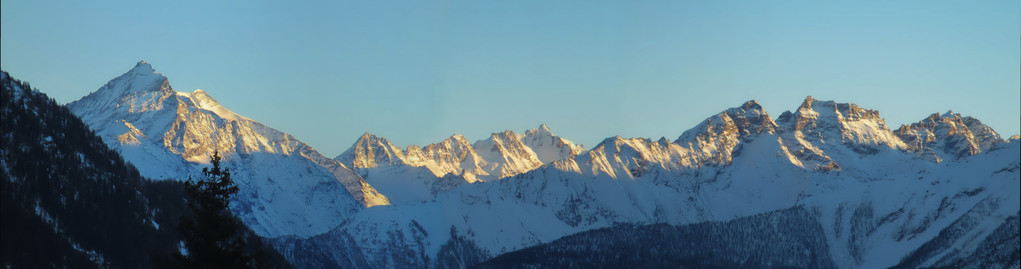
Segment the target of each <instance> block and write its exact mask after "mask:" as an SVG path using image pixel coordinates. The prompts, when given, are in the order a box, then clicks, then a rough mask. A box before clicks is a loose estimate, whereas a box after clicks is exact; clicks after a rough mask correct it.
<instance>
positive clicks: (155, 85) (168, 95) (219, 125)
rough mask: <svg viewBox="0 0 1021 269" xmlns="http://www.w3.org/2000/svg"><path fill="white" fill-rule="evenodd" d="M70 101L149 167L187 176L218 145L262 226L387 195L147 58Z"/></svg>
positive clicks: (317, 220) (286, 229)
mask: <svg viewBox="0 0 1021 269" xmlns="http://www.w3.org/2000/svg"><path fill="white" fill-rule="evenodd" d="M67 106H68V108H70V109H71V111H72V112H74V113H75V114H77V115H78V116H80V117H81V118H82V119H83V120H84V121H85V122H86V123H87V124H89V126H90V127H91V128H92V129H93V130H95V131H96V132H97V134H99V135H100V137H102V138H103V140H104V141H105V142H106V143H107V144H108V145H109V146H111V147H112V148H114V149H116V150H117V151H119V152H120V153H121V154H122V155H123V156H124V158H125V159H126V160H128V161H130V162H131V163H132V164H134V165H135V166H136V167H138V168H139V171H140V172H141V173H142V175H144V176H146V177H150V178H157V179H163V178H165V179H177V180H185V179H187V178H188V177H191V176H195V175H197V171H200V170H201V167H203V165H205V164H206V163H207V162H208V156H209V155H210V154H211V153H212V152H213V151H219V152H221V154H222V155H223V156H224V159H225V164H226V165H227V166H228V167H230V168H231V171H232V172H233V175H234V177H235V182H237V184H238V185H239V187H240V191H239V193H238V195H237V196H236V197H235V202H234V203H231V206H232V210H234V211H235V213H237V215H238V216H239V217H240V218H241V219H242V220H244V221H245V223H246V224H248V225H249V227H251V228H252V229H253V230H254V231H255V232H257V233H258V234H260V235H262V236H269V237H272V236H281V235H299V236H311V235H315V234H318V233H322V232H324V231H326V230H329V229H331V228H333V227H335V226H336V225H338V224H340V222H341V221H343V220H344V219H345V216H350V215H351V214H353V213H355V212H357V211H358V210H360V209H361V208H363V207H364V205H366V204H368V205H372V204H373V203H380V202H382V203H385V198H380V197H379V195H378V194H376V192H375V190H373V189H372V188H371V186H369V185H368V184H366V183H364V181H363V180H362V179H361V178H360V177H358V176H357V175H356V174H354V173H353V172H351V171H350V170H349V169H347V168H346V167H344V165H342V164H340V163H339V162H336V161H334V160H332V159H329V158H326V157H323V156H322V155H321V154H319V153H318V152H316V151H315V150H314V149H312V148H311V147H309V146H308V145H306V144H304V143H302V142H300V141H298V140H297V139H295V138H294V137H293V136H291V135H288V134H286V133H283V132H280V131H277V130H275V129H273V128H270V127H267V126H265V125H262V124H260V123H258V122H255V121H252V120H250V119H248V118H245V117H243V116H240V115H237V114H235V113H233V112H231V111H230V110H228V109H226V108H224V107H222V106H220V105H219V104H218V103H217V102H216V101H215V100H214V99H213V98H212V97H210V96H209V95H208V94H207V93H205V92H204V91H202V90H196V91H194V92H190V93H185V92H176V91H174V89H173V88H172V87H171V86H170V83H169V80H168V79H167V78H166V77H165V76H163V75H161V74H159V73H156V71H155V70H154V69H153V68H152V66H151V65H150V64H148V63H146V62H144V61H142V62H139V63H138V64H137V65H136V66H135V67H134V68H132V69H131V70H130V71H128V72H127V73H125V74H123V75H121V76H119V77H117V78H115V79H113V80H111V81H110V82H108V83H107V84H106V85H104V86H103V87H101V88H100V89H99V90H97V91H95V92H93V93H91V94H89V95H88V96H85V97H83V98H82V99H80V100H77V101H74V102H72V103H70V104H68V105H67Z"/></svg>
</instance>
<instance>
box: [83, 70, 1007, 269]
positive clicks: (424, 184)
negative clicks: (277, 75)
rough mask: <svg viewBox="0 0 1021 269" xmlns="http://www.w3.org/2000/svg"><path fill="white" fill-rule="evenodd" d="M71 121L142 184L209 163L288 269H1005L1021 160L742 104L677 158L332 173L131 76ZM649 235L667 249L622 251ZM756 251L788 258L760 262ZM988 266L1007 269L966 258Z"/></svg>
mask: <svg viewBox="0 0 1021 269" xmlns="http://www.w3.org/2000/svg"><path fill="white" fill-rule="evenodd" d="M67 107H68V108H69V109H70V111H72V112H73V113H74V114H76V115H77V116H79V117H81V119H82V120H83V121H84V122H85V123H86V124H88V126H89V127H91V128H92V129H93V130H95V132H96V133H97V134H98V135H99V137H101V138H102V140H103V141H104V142H105V143H106V144H107V145H108V146H110V147H111V148H113V149H114V150H115V151H116V152H118V153H120V154H121V155H122V156H124V159H125V160H127V161H128V162H130V163H131V164H133V165H134V166H135V167H137V168H138V171H139V173H140V174H141V175H142V176H145V177H148V178H153V179H170V180H186V179H187V178H188V177H190V176H194V175H195V174H194V173H195V171H198V170H200V167H202V166H203V165H204V164H205V163H206V162H208V159H207V158H208V157H207V156H208V155H210V154H211V153H212V152H213V151H218V152H220V153H221V154H222V155H223V156H224V159H225V165H226V166H228V167H230V168H231V169H232V171H233V172H234V173H235V178H236V179H235V180H236V181H237V183H238V185H239V187H240V191H239V193H238V195H236V196H235V197H233V199H234V200H233V202H232V203H231V209H232V211H234V212H235V214H237V215H238V216H239V217H240V218H241V219H242V220H243V221H244V222H245V223H246V224H247V225H249V227H250V228H251V229H252V230H253V231H254V232H255V233H257V234H259V235H260V236H263V237H265V238H269V240H270V241H271V242H272V243H273V244H274V246H275V247H276V248H277V249H278V250H279V251H280V252H281V253H282V254H283V255H284V256H285V257H287V258H288V260H289V261H290V262H291V263H292V264H294V265H296V266H298V267H308V268H321V267H343V268H347V267H357V268H365V267H396V268H407V267H416V268H417V267H438V268H449V267H471V266H476V265H479V266H483V267H487V266H497V267H501V266H513V267H520V266H529V265H534V266H553V267H557V266H569V265H572V264H573V265H583V264H616V265H619V266H624V267H631V266H640V265H643V264H637V263H634V262H632V261H633V260H636V259H633V257H632V258H631V259H627V258H620V259H618V260H615V261H618V262H617V263H610V262H607V260H605V259H606V258H607V255H610V256H612V253H611V254H607V252H606V251H605V249H604V250H600V249H599V248H598V247H596V246H604V245H606V246H615V247H618V248H621V249H622V252H620V253H625V252H626V251H623V249H631V250H633V251H634V252H627V253H635V254H634V255H642V254H648V253H649V252H648V251H651V250H652V249H650V248H652V247H653V246H670V247H671V249H670V251H676V252H675V253H680V254H678V255H679V256H678V257H689V258H686V259H687V260H684V261H675V262H674V263H670V264H660V266H671V265H673V266H676V265H678V264H688V265H700V264H701V265H704V266H710V265H719V266H729V265H737V266H755V267H757V266H767V267H774V266H793V267H840V268H848V267H850V268H857V267H867V268H872V267H891V266H903V267H918V266H953V267H969V266H973V267H988V266H994V267H997V266H1004V267H1010V266H1014V267H1016V266H1018V253H1019V251H1018V249H1019V247H1018V244H1017V243H1010V242H1017V241H1018V235H1019V232H1018V228H1017V227H1018V216H1019V214H1021V206H1019V203H1021V185H1019V178H1021V162H1019V158H1021V157H1019V155H1021V141H1019V140H1018V136H1017V135H1015V136H1013V137H1011V138H1010V139H1008V140H1004V139H1003V138H1001V137H1000V136H999V135H998V134H997V133H996V132H994V131H993V129H992V128H990V127H988V126H986V125H984V124H982V123H981V122H980V121H979V120H977V119H974V118H971V117H967V116H962V115H960V114H956V113H953V112H947V113H944V114H938V113H937V114H933V115H932V116H930V117H927V118H925V119H922V120H921V121H919V122H917V123H912V124H909V125H905V126H901V127H899V128H897V129H896V130H892V129H890V128H889V127H887V125H886V123H885V122H884V120H883V119H882V118H881V117H880V115H879V112H878V111H875V110H870V109H866V108H862V107H859V106H858V105H855V104H848V103H838V102H834V101H821V100H816V99H814V98H812V97H807V98H806V99H805V100H804V102H803V103H802V104H801V105H800V106H799V107H798V108H796V109H795V110H794V111H793V112H792V111H786V112H783V113H781V114H780V115H779V116H778V117H776V118H773V117H772V116H770V115H769V114H768V113H767V112H766V111H765V110H764V109H763V108H762V107H761V106H760V105H759V104H758V103H757V102H755V101H748V102H745V103H743V104H740V105H739V106H736V107H733V108H729V109H725V110H723V111H721V112H719V113H717V114H714V115H711V116H709V117H708V118H707V119H706V120H704V121H702V122H701V123H699V124H698V125H696V126H695V127H694V128H691V129H689V130H687V131H685V132H683V133H681V134H680V135H679V136H678V137H677V138H676V139H673V140H668V139H667V138H665V137H664V138H660V139H658V140H652V139H647V138H622V137H610V138H606V139H605V140H603V141H602V142H600V143H598V144H597V145H595V146H594V147H591V148H588V149H585V148H582V147H580V146H578V145H577V144H575V143H573V142H571V141H569V140H567V139H565V138H563V137H559V136H557V135H555V134H554V133H553V132H552V131H551V130H550V128H549V127H548V126H546V125H541V126H539V127H538V128H536V129H530V130H526V131H524V132H523V133H521V134H518V133H514V132H512V131H504V132H499V133H494V134H492V135H491V136H490V137H488V138H486V139H483V140H477V141H475V142H470V141H469V140H468V139H467V138H465V137H463V136H460V135H453V136H451V137H450V138H447V139H445V140H443V141H441V142H438V143H435V144H430V145H427V146H424V147H419V146H406V147H403V148H402V147H400V146H397V145H393V144H392V143H390V142H389V141H387V139H385V138H382V137H378V136H375V135H372V134H368V133H366V134H364V135H362V136H361V137H360V138H358V139H357V141H355V143H354V144H353V145H352V146H351V147H350V148H349V149H348V150H347V151H345V152H344V153H342V154H340V155H339V156H336V157H335V158H328V157H324V156H322V155H321V154H320V153H318V152H317V151H315V150H314V149H313V148H312V147H311V146H309V145H306V144H304V143H302V142H300V141H298V140H297V139H295V138H294V137H293V136H291V135H288V134H286V133H283V132H281V131H278V130H275V129H273V128H270V127H268V126H265V125H263V124H260V123H258V122H255V121H253V120H251V119H248V118H245V117H243V116H241V115H237V114H236V113H233V112H231V111H230V110H228V109H227V108H224V107H222V106H220V105H219V104H218V103H217V102H216V101H215V100H214V99H213V98H212V97H210V95H209V94H207V93H206V92H204V91H201V90H196V91H194V92H190V93H185V92H177V91H175V90H174V89H173V88H172V87H171V86H170V83H169V80H168V79H167V78H166V77H165V76H163V75H161V74H159V73H157V72H156V71H155V70H154V69H153V68H152V66H151V65H150V64H148V63H146V62H144V61H143V62H139V63H138V64H136V66H135V67H134V68H132V69H131V70H129V71H128V72H127V73H125V74H123V75H121V76H119V77H117V78H114V79H113V80H111V81H110V82H108V83H107V84H106V85H104V86H103V87H101V88H100V89H98V90H96V91H95V92H93V93H91V94H89V95H87V96H85V97H83V98H81V99H79V100H77V101H74V102H72V103H69V104H67ZM781 224H782V225H781ZM789 227H799V229H800V228H804V229H805V232H803V233H802V232H797V231H791V230H789ZM707 230H708V231H712V232H711V233H705V232H699V231H707ZM649 233H652V234H653V235H655V234H661V235H663V236H662V238H661V239H663V240H666V239H672V240H674V241H655V240H650V241H649V245H647V246H643V245H641V244H638V245H635V244H634V242H631V243H630V245H628V244H627V242H629V241H628V240H627V239H629V237H630V236H635V235H643V236H645V237H643V238H648V237H649V235H648V234H649ZM699 234H709V235H711V236H710V237H706V236H696V235H699ZM653 237H655V236H653ZM613 242H624V243H625V244H621V243H613ZM720 242H724V243H720ZM770 242H776V243H777V244H778V245H782V246H784V247H783V249H781V250H777V251H774V252H762V251H760V252H756V249H761V248H762V246H764V245H763V244H766V245H768V243H770ZM798 242H801V243H798ZM990 242H992V243H990ZM1003 242H1008V243H1006V244H1004V243H1003ZM997 244H999V245H997ZM991 246H992V247H991ZM997 246H1000V247H997ZM1002 246H1006V247H1002ZM699 247H703V248H705V249H708V250H712V251H704V252H692V251H693V250H692V249H694V248H699ZM636 248H637V249H636ZM992 249H1000V251H1003V252H1004V254H1003V255H1000V256H995V257H1001V256H1002V257H1006V258H995V257H994V258H989V259H979V258H975V257H978V256H981V255H985V254H988V253H989V252H994V251H993V250H992ZM537 251H539V252H537ZM643 251H645V252H643ZM664 251H666V250H664ZM536 253H542V254H536ZM550 253H553V254H550ZM556 253H560V254H563V255H567V253H571V254H570V255H574V256H555V255H554V254H556ZM692 253H694V254H692ZM714 253H715V254H714ZM560 254H557V255H560ZM536 255H540V257H584V259H582V258H578V259H577V260H576V261H568V262H567V263H542V262H541V261H539V262H536V261H534V258H531V259H530V258H529V257H536ZM684 255H688V256H684ZM699 255H701V256H699ZM706 255H709V256H706ZM713 255H717V256H713ZM785 255H786V256H785ZM806 255H807V256H806ZM986 256H989V255H986ZM742 257H743V258H742ZM764 257H768V258H764ZM805 257H810V258H805ZM493 258H496V259H493ZM490 259H492V260H490ZM600 259H603V260H600ZM552 260H553V259H549V260H547V261H552ZM567 260H570V259H567ZM487 261H488V262H487ZM600 261H602V262H600ZM697 261H705V262H706V263H698V262H697ZM781 261H782V262H781ZM644 265H649V264H644Z"/></svg>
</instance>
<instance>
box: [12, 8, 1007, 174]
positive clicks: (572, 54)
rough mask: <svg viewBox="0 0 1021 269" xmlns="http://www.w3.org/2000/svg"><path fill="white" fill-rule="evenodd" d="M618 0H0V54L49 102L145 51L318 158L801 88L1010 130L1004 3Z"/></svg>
mask: <svg viewBox="0 0 1021 269" xmlns="http://www.w3.org/2000/svg"><path fill="white" fill-rule="evenodd" d="M210 2H212V3H210ZM299 2H302V3H299ZM632 2H634V1H629V2H626V3H625V2H605V1H464V2H447V1H357V2H346V1H323V2H308V3H305V1H280V2H273V3H264V2H255V1H237V2H228V1H23V0H4V1H3V2H2V4H0V5H2V6H0V8H2V9H0V10H2V24H0V27H2V35H0V41H2V42H0V43H2V46H0V48H2V57H0V59H2V60H0V61H2V62H0V64H2V67H3V68H4V69H5V70H7V71H9V72H11V74H12V75H13V76H15V77H17V78H20V79H23V80H27V81H29V82H31V83H32V85H33V86H35V87H37V88H40V89H42V90H43V91H44V92H46V93H48V94H49V95H50V96H52V97H54V98H55V99H57V101H59V102H61V103H67V102H70V101H73V100H76V99H78V98H80V97H82V96H84V95H86V94H88V93H89V92H92V91H94V90H96V89H98V88H99V87H100V86H102V85H103V84H104V83H105V82H106V81H108V80H110V79H112V78H114V77H116V76H118V75H120V74H122V73H124V72H125V71H127V70H128V69H130V68H131V67H133V66H134V64H135V63H136V62H137V61H139V60H146V61H148V62H150V63H152V64H153V66H154V67H155V68H156V70H157V71H158V72H160V73H163V74H164V75H166V76H167V77H169V78H170V82H171V84H172V85H173V86H174V88H175V89H177V90H178V91H192V90H194V89H199V88H200V89H203V90H206V91H207V92H208V93H209V94H210V95H212V96H213V97H214V98H216V99H217V100H218V101H220V103H222V104H223V105H224V106H226V107H227V108H229V109H231V110H233V111H235V112H237V113H239V114H242V115H244V116H247V117H249V118H252V119H255V120H257V121H260V122H263V123H265V124H267V125H269V126H271V127H274V128H277V129H279V130H282V131H285V132H288V133H290V134H293V135H294V136H296V137H298V139H301V140H302V141H305V142H306V143H308V144H310V145H312V146H313V147H315V148H317V149H319V150H320V151H321V152H323V153H324V154H325V155H327V156H335V155H336V154H339V153H340V152H342V151H343V150H344V149H346V148H347V147H349V146H350V145H351V144H352V143H354V141H355V139H357V137H358V136H359V135H361V133H362V132H365V131H369V132H371V133H375V134H378V135H381V136H384V137H387V138H389V139H390V140H391V141H393V142H395V143H397V144H399V145H401V146H404V145H408V144H418V145H424V144H428V143H431V142H437V141H440V140H442V139H444V138H446V137H448V136H449V135H451V134H453V133H460V134H463V135H465V136H467V137H468V138H469V139H472V140H475V139H483V138H485V137H487V136H488V134H489V133H491V132H497V131H502V130H504V129H511V130H514V131H521V130H524V129H526V128H534V127H536V126H538V125H539V124H540V123H548V124H549V125H550V127H551V128H552V129H553V131H554V132H555V133H558V134H560V135H563V136H565V137H567V138H569V139H572V140H574V141H575V142H579V143H583V144H585V145H587V146H592V145H594V144H595V143H597V142H599V141H600V140H602V139H603V138H605V137H609V136H613V135H621V136H625V137H651V138H654V139H655V138H659V137H661V136H665V137H667V138H669V139H674V138H676V137H677V136H678V135H680V134H681V132H683V131H684V130H687V129H689V128H691V127H694V126H695V125H696V124H698V123H699V122H700V121H702V120H703V119H705V118H706V117H708V116H710V115H712V114H715V113H718V112H720V111H722V110H724V109H726V108H728V107H734V106H738V105H740V104H741V103H742V102H744V101H747V100H751V99H755V100H758V101H759V102H760V103H761V104H762V105H763V106H764V107H765V108H766V110H767V111H768V112H770V113H771V115H772V116H774V117H776V116H778V115H780V113H782V112H783V111H785V110H793V109H795V108H797V106H798V105H799V104H800V103H801V101H802V100H803V99H804V98H805V96H806V95H812V96H814V97H816V98H817V99H823V100H836V101H838V102H852V103H857V104H859V105H861V106H863V107H866V108H872V109H878V110H879V111H880V112H881V115H882V116H883V117H884V118H886V121H887V124H888V125H890V127H891V128H896V127H898V126H899V125H900V124H904V123H909V122H914V121H918V120H921V119H922V118H924V117H925V116H927V115H929V114H931V113H934V112H941V113H942V112H945V111H946V110H948V109H953V110H954V111H955V112H960V113H962V114H965V115H971V116H974V117H976V118H979V119H981V120H982V121H983V122H985V123H987V124H989V125H990V126H992V127H993V128H994V129H996V131H997V132H1000V134H1001V135H1003V136H1005V137H1009V136H1010V135H1011V134H1015V133H1019V132H1021V131H1019V130H1021V127H1019V121H1021V75H1019V74H1021V1H1017V0H1010V1H949V2H947V1H846V2H844V1H734V2H732V1H664V2H653V1H642V2H641V3H632Z"/></svg>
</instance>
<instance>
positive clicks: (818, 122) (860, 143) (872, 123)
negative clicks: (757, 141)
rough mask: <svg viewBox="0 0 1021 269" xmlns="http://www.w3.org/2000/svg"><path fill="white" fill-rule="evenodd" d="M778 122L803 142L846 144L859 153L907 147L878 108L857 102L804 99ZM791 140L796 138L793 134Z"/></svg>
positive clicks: (781, 116)
mask: <svg viewBox="0 0 1021 269" xmlns="http://www.w3.org/2000/svg"><path fill="white" fill-rule="evenodd" d="M777 124H778V125H779V126H780V127H781V128H782V129H783V130H784V131H785V132H794V133H799V134H798V135H794V136H795V137H797V139H799V140H802V142H809V143H817V142H818V143H821V144H827V145H839V144H847V145H849V146H851V148H852V149H854V150H855V151H856V152H875V151H876V150H878V149H877V148H876V147H877V146H882V147H887V148H894V149H907V145H905V144H904V143H903V142H901V140H900V139H899V138H897V136H896V135H894V134H893V132H892V131H891V130H890V128H888V127H887V126H886V122H885V121H884V120H883V119H882V118H881V117H880V116H879V111H876V110H871V109H864V108H862V107H860V106H858V105H856V104H851V103H837V102H834V101H820V100H816V99H814V98H812V97H811V96H809V97H807V98H805V101H804V102H803V103H802V104H801V106H800V107H799V108H798V110H797V111H796V112H794V113H790V112H784V113H783V114H782V115H780V117H779V118H778V119H777ZM791 138H792V139H793V138H794V137H791Z"/></svg>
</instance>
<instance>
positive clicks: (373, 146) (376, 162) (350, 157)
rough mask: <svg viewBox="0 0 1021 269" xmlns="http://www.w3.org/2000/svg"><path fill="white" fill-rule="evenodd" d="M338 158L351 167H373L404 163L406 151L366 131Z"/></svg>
mask: <svg viewBox="0 0 1021 269" xmlns="http://www.w3.org/2000/svg"><path fill="white" fill-rule="evenodd" d="M335 159H336V160H338V161H340V162H341V163H344V164H345V165H348V166H350V167H351V168H373V167H376V166H380V165H387V166H392V165H401V164H404V163H405V162H404V152H403V151H402V150H401V149H400V148H398V147H397V146H394V145H393V144H391V143H390V141H387V140H386V138H382V137H378V136H376V135H373V134H370V133H368V132H365V133H364V134H362V136H361V137H359V138H358V141H356V142H355V143H354V145H351V148H349V149H348V150H347V151H344V153H341V154H340V155H338V156H337V158H335Z"/></svg>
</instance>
